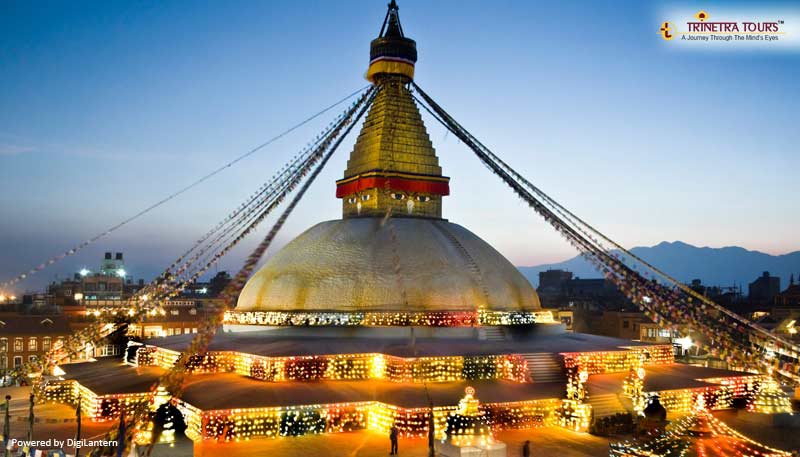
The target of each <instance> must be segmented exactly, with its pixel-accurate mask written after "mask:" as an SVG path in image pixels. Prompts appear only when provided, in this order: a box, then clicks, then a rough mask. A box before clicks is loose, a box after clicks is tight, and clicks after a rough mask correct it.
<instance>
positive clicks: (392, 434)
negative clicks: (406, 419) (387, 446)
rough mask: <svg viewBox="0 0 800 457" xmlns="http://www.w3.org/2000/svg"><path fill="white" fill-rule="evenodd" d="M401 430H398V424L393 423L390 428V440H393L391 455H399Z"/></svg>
mask: <svg viewBox="0 0 800 457" xmlns="http://www.w3.org/2000/svg"><path fill="white" fill-rule="evenodd" d="M398 434H399V431H398V430H397V426H396V425H392V428H391V430H389V441H391V442H392V451H391V452H389V455H397V435H398Z"/></svg>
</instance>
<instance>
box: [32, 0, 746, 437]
mask: <svg viewBox="0 0 800 457" xmlns="http://www.w3.org/2000/svg"><path fill="white" fill-rule="evenodd" d="M416 61H417V49H416V43H415V42H414V41H413V40H412V39H410V38H409V37H408V36H407V35H406V34H405V32H404V30H403V28H402V26H401V24H400V19H399V14H398V7H397V5H396V4H395V2H394V1H392V3H390V4H389V9H388V12H387V14H386V17H385V19H384V22H383V26H382V27H381V30H380V33H379V35H378V37H377V38H375V39H374V40H373V41H372V43H371V47H370V62H369V67H368V70H367V78H368V79H369V81H371V82H372V83H373V84H374V85H376V86H378V87H379V89H380V90H379V91H378V93H377V96H376V99H375V100H374V103H373V105H372V106H371V108H370V111H369V113H368V115H367V116H366V119H365V120H364V123H363V126H362V128H361V132H360V134H359V136H358V138H357V141H356V143H355V146H354V148H353V150H352V152H351V154H350V158H349V160H348V162H347V168H346V170H345V172H344V175H343V177H342V179H340V180H339V181H337V182H336V197H338V198H339V199H341V205H342V218H341V219H337V220H332V221H325V222H320V223H319V224H317V225H315V226H313V227H311V228H310V229H308V230H307V231H305V232H304V233H302V234H300V235H299V236H298V237H297V238H295V239H294V240H293V241H292V242H290V243H289V244H288V245H286V246H285V247H284V248H283V249H282V250H280V251H279V252H278V253H276V254H275V255H274V256H272V258H270V259H269V260H268V261H267V262H266V264H265V265H264V266H263V268H261V270H260V271H258V272H257V273H256V274H255V275H253V277H252V278H251V279H250V280H249V282H248V283H247V285H246V286H245V288H244V290H243V291H242V293H241V294H240V296H239V299H238V304H237V306H236V308H235V309H234V310H233V311H230V312H229V313H228V314H227V316H226V325H225V327H224V329H221V330H220V331H219V332H218V333H217V334H216V336H215V337H214V339H213V342H212V343H211V345H210V346H209V348H208V352H207V353H206V354H201V355H196V356H193V357H192V358H191V360H190V369H191V374H190V375H189V377H188V380H187V385H186V387H185V389H184V391H183V392H182V394H181V395H180V398H176V399H174V403H175V404H176V405H177V409H178V410H179V411H180V413H181V414H182V415H183V419H184V422H185V423H186V426H187V429H186V433H187V435H188V436H189V437H190V438H192V439H193V440H220V441H236V440H243V439H251V438H258V437H276V436H291V435H301V434H305V433H334V432H345V431H357V430H365V429H366V430H371V431H378V432H381V433H388V430H389V429H390V428H391V427H392V426H393V425H394V426H396V427H397V428H398V429H399V431H400V434H401V435H402V436H418V437H426V436H428V433H429V431H430V425H429V424H431V423H433V424H434V430H433V432H434V434H435V436H436V437H437V439H442V438H444V437H445V430H446V428H447V421H448V418H449V417H451V416H452V414H451V413H453V412H455V411H457V410H458V409H459V401H460V400H461V397H462V395H463V392H464V391H465V388H466V387H468V386H472V387H474V388H475V389H476V391H477V392H480V398H481V403H480V405H479V406H478V408H479V409H480V411H479V413H480V414H478V415H477V416H475V417H479V418H480V421H481V424H482V425H481V427H483V426H487V427H489V428H490V429H491V430H492V431H493V432H497V431H501V430H503V429H508V428H530V427H537V426H555V425H560V426H565V427H570V428H573V429H577V430H585V429H586V428H587V427H588V425H589V422H590V420H591V419H592V417H593V415H594V416H595V417H599V416H602V415H611V414H615V413H617V412H625V411H626V410H629V411H632V410H633V408H632V406H631V405H632V404H634V403H636V402H635V401H633V400H635V399H631V398H627V397H626V395H625V394H624V393H623V384H625V382H626V381H627V378H626V376H627V374H629V373H631V372H632V371H633V372H637V373H641V378H640V379H638V381H637V380H635V379H634V380H633V381H632V382H637V383H638V384H636V388H635V389H626V391H627V392H633V394H631V395H636V396H639V395H654V394H658V395H659V397H660V398H661V402H662V404H663V405H664V406H665V407H666V408H667V410H668V411H669V412H671V413H673V412H679V411H682V410H688V408H690V407H691V405H692V404H693V401H694V399H695V398H696V397H697V396H698V395H701V394H705V395H706V396H705V398H712V397H713V398H714V399H715V400H714V403H713V404H712V405H710V406H711V407H727V406H729V405H730V403H731V401H733V400H734V399H735V398H738V397H742V396H744V395H749V394H751V393H752V391H753V389H756V388H757V384H758V381H759V379H760V377H759V376H757V375H754V374H751V373H740V372H732V371H727V370H715V369H710V368H699V367H689V366H685V365H680V364H676V363H674V359H673V347H672V344H645V343H640V342H636V341H629V340H620V339H614V338H608V337H602V336H593V335H584V334H577V333H571V332H567V331H566V330H565V328H564V325H562V324H561V323H559V322H556V321H555V320H554V319H553V315H552V313H551V312H550V311H548V310H544V309H542V308H541V305H540V302H539V299H538V297H537V294H536V291H535V290H534V289H533V287H532V286H531V285H530V284H529V283H528V281H527V280H526V279H525V278H524V277H523V276H522V275H521V274H520V272H519V271H518V270H517V269H516V268H515V267H514V266H513V265H512V264H511V263H510V262H509V261H508V260H507V259H506V258H505V257H504V256H503V255H502V254H500V253H499V252H498V251H497V250H495V249H494V248H493V247H492V246H490V245H489V244H488V243H486V242H485V241H484V240H482V239H481V238H480V237H478V236H477V235H475V234H474V233H472V232H470V231H469V230H468V229H466V228H464V227H462V226H460V225H458V224H456V223H453V222H450V221H448V220H447V219H445V218H444V217H443V215H444V211H443V199H444V197H447V196H448V195H449V194H450V188H449V178H448V177H447V176H445V175H444V174H443V170H442V166H441V164H440V162H439V158H438V157H437V155H436V151H435V150H434V148H433V145H432V143H431V140H430V138H429V136H428V133H427V131H426V128H425V124H424V122H423V119H422V117H421V116H420V111H419V109H418V107H417V104H416V103H415V100H414V98H413V95H412V92H411V90H410V87H409V83H410V82H411V81H412V80H413V78H414V67H415V64H416ZM193 336H194V335H177V336H170V337H164V338H157V339H152V340H148V341H145V344H144V345H143V346H139V347H136V348H132V349H131V351H129V354H128V356H127V357H126V358H125V360H119V359H103V360H99V361H97V362H89V363H81V364H72V365H63V366H62V367H61V368H62V369H63V371H64V372H65V373H66V374H64V375H63V376H62V379H60V380H57V381H53V382H50V383H49V384H48V386H47V390H46V391H47V395H48V396H49V398H51V399H54V400H60V401H64V402H72V403H74V402H76V401H77V400H78V398H80V400H81V401H82V402H83V408H82V410H83V411H84V412H85V413H86V414H88V415H90V416H91V417H92V418H94V419H96V420H109V419H113V418H115V417H117V416H118V415H119V414H120V411H121V410H123V409H128V408H133V407H134V406H135V405H137V404H140V403H142V402H147V401H149V398H150V389H151V385H152V384H153V383H154V382H156V381H157V380H158V378H159V376H160V375H162V374H163V373H164V372H165V370H168V369H169V368H171V367H172V366H173V364H174V363H175V361H176V360H177V359H178V357H179V355H180V353H181V352H182V351H184V350H185V349H186V348H187V347H188V346H189V342H190V341H191V339H192V338H193ZM709 393H713V396H709ZM163 394H164V395H166V396H167V397H168V396H169V392H163ZM431 418H432V419H433V420H431Z"/></svg>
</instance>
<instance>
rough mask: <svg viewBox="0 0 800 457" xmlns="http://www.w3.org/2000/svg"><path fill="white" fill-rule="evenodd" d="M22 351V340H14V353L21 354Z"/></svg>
mask: <svg viewBox="0 0 800 457" xmlns="http://www.w3.org/2000/svg"><path fill="white" fill-rule="evenodd" d="M23 350H24V347H23V345H22V338H14V352H22V351H23ZM14 360H16V359H14Z"/></svg>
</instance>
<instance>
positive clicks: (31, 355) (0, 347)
mask: <svg viewBox="0 0 800 457" xmlns="http://www.w3.org/2000/svg"><path fill="white" fill-rule="evenodd" d="M71 333H72V332H71V329H70V326H69V322H67V320H66V319H65V318H64V317H63V316H56V315H53V316H51V315H38V316H31V315H22V314H18V313H2V314H0V370H2V371H3V373H4V374H5V373H7V372H8V370H11V369H14V368H19V367H21V366H22V365H23V364H25V363H27V362H35V361H36V360H40V359H41V358H42V357H43V356H44V355H45V354H46V353H47V352H48V351H50V349H51V348H52V347H53V345H54V344H56V343H57V342H59V341H61V340H63V339H64V338H66V337H67V336H69V335H71Z"/></svg>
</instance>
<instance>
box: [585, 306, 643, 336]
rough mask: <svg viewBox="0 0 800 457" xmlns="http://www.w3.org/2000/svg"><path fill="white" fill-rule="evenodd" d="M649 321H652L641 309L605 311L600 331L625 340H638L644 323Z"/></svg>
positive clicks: (602, 333) (601, 318) (601, 319)
mask: <svg viewBox="0 0 800 457" xmlns="http://www.w3.org/2000/svg"><path fill="white" fill-rule="evenodd" d="M649 323H652V321H651V320H650V319H648V318H647V317H646V316H645V315H644V313H642V312H639V311H605V312H603V315H602V316H601V317H600V328H599V332H598V333H599V334H601V335H605V336H612V337H614V338H621V339H623V340H638V339H640V338H641V326H642V324H649Z"/></svg>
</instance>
